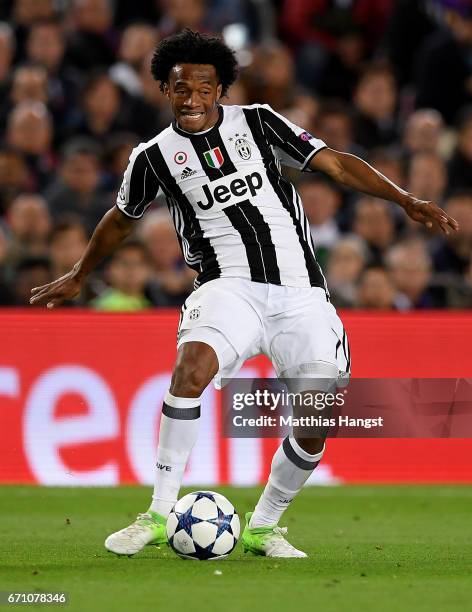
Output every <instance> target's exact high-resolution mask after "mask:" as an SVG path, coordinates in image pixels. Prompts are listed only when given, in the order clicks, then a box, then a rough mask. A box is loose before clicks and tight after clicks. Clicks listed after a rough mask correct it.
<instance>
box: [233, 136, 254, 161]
mask: <svg viewBox="0 0 472 612" xmlns="http://www.w3.org/2000/svg"><path fill="white" fill-rule="evenodd" d="M234 146H235V149H236V153H237V154H238V155H239V157H240V158H241V159H245V160H247V159H251V145H250V144H249V143H248V141H247V140H245V139H244V138H238V139H237V141H236V142H235V143H234Z"/></svg>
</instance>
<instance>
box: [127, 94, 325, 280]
mask: <svg viewBox="0 0 472 612" xmlns="http://www.w3.org/2000/svg"><path fill="white" fill-rule="evenodd" d="M325 146H326V145H325V143H324V142H322V141H321V140H318V139H316V138H314V137H313V136H312V135H311V134H308V133H307V132H306V131H304V130H303V129H302V128H300V127H298V126H296V125H294V124H293V123H291V122H290V121H288V120H287V119H285V118H284V117H282V116H281V115H279V114H277V113H276V112H274V111H273V110H272V109H271V108H270V107H269V106H267V105H260V104H255V105H252V106H220V107H219V119H218V121H217V123H216V124H215V125H214V126H213V127H212V128H210V129H209V130H207V131H205V132H201V133H198V134H190V133H188V132H184V131H183V130H181V129H180V128H179V127H178V125H177V124H176V123H175V122H174V123H173V124H172V125H170V126H169V127H168V128H166V129H165V130H164V131H162V132H161V133H160V134H158V135H157V136H156V137H155V138H153V139H152V140H150V141H149V142H146V143H143V144H140V145H139V146H138V147H136V148H135V149H134V150H133V152H132V154H131V156H130V161H129V165H128V168H127V169H126V172H125V175H124V179H123V183H122V185H121V188H120V191H119V194H118V198H117V206H118V208H119V209H120V210H121V211H122V212H123V213H124V214H126V215H128V216H129V217H133V218H135V219H139V218H140V217H141V216H142V215H143V214H144V212H145V211H146V209H147V207H148V206H149V204H150V203H151V202H152V201H153V200H154V199H155V198H156V197H157V195H158V194H159V193H161V192H162V193H163V195H164V196H165V198H166V201H167V205H168V207H169V211H170V214H171V215H172V219H173V222H174V225H175V229H176V232H177V236H178V238H179V242H180V246H181V248H182V252H183V255H184V258H185V261H186V262H187V264H188V265H189V266H190V267H192V268H193V269H195V270H196V271H197V272H198V277H197V280H196V285H197V286H198V285H200V284H201V283H204V282H206V281H209V280H212V279H215V278H219V277H236V278H246V279H251V280H253V281H257V282H264V283H273V284H276V285H287V286H292V287H310V286H313V287H323V288H325V290H326V283H325V279H324V277H323V274H322V272H321V269H320V267H319V265H318V263H317V261H316V258H315V251H314V245H313V241H312V238H311V234H310V228H309V224H308V221H307V219H306V217H305V213H304V211H303V207H302V203H301V201H300V196H299V195H298V193H297V191H296V189H295V188H294V186H293V185H292V184H291V183H290V182H289V181H287V180H286V179H284V177H283V176H282V175H281V173H280V166H281V164H284V165H288V166H292V167H295V168H298V169H299V170H305V168H306V166H307V164H308V162H309V161H310V160H311V158H312V157H313V156H314V155H316V153H317V152H318V151H320V150H321V149H323V148H324V147H325Z"/></svg>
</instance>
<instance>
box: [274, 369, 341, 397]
mask: <svg viewBox="0 0 472 612" xmlns="http://www.w3.org/2000/svg"><path fill="white" fill-rule="evenodd" d="M338 374H339V370H338V367H337V365H336V364H334V363H329V362H328V361H313V362H310V363H302V364H299V365H297V366H294V367H291V368H288V369H286V370H284V371H283V372H282V373H281V374H280V378H283V379H286V380H287V386H288V387H289V388H290V391H292V392H293V393H302V392H304V391H324V392H332V391H333V390H334V389H335V388H336V385H337V380H338Z"/></svg>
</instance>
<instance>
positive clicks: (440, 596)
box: [0, 486, 472, 612]
mask: <svg viewBox="0 0 472 612" xmlns="http://www.w3.org/2000/svg"><path fill="white" fill-rule="evenodd" d="M218 491H220V492H222V493H223V494H224V495H226V496H227V497H228V498H229V499H230V500H231V501H232V502H233V503H234V505H235V506H236V508H237V509H238V511H239V513H240V516H241V518H242V517H243V515H244V512H246V511H247V510H250V509H251V508H252V506H253V505H254V503H255V501H256V499H257V496H258V493H259V489H255V488H254V489H249V488H224V487H223V488H218ZM185 492H188V490H186V491H185ZM149 493H150V491H149V489H148V488H144V487H120V488H116V489H101V488H89V489H63V488H39V487H38V488H36V487H24V486H12V487H9V486H4V487H0V548H1V556H0V590H2V591H6V590H8V591H10V590H11V591H35V592H38V591H40V590H41V591H67V592H68V593H69V596H70V603H69V604H68V605H67V606H66V609H67V610H80V611H95V610H100V611H102V610H104V611H106V610H113V611H114V612H120V611H121V610H130V611H138V612H139V611H141V610H146V611H147V610H157V611H160V610H166V611H172V610H176V611H178V610H184V609H185V610H188V611H189V612H194V611H196V612H200V611H205V612H213V611H218V612H238V611H240V610H241V611H243V610H244V611H246V610H254V609H257V610H258V611H259V612H265V611H266V610H273V611H274V612H278V611H281V610H283V611H288V612H305V611H307V612H308V611H310V610H319V611H323V612H324V611H326V610H336V611H344V610H380V611H382V612H383V611H385V610H395V611H397V610H402V611H403V612H405V611H409V610H412V611H415V612H420V611H422V610H425V611H426V610H427V611H428V612H430V611H431V610H435V611H436V610H444V611H450V610H466V609H470V605H471V601H472V578H471V569H472V521H471V516H472V515H471V507H472V487H465V486H464V487H460V486H457V487H455V486H441V487H439V486H438V487H419V486H418V487H397V486H382V487H366V486H362V487H361V486H346V487H328V488H320V487H312V488H308V489H306V490H304V491H303V493H302V494H301V495H300V497H299V498H298V499H297V500H296V502H294V504H293V506H292V507H291V508H290V510H289V511H288V512H287V513H286V515H285V517H284V520H283V521H282V522H281V524H282V525H284V524H285V525H287V526H288V527H289V538H290V541H291V542H293V544H294V545H295V546H299V547H300V548H302V549H304V550H305V551H306V552H308V554H309V555H310V557H309V559H293V560H277V559H265V558H260V557H254V556H250V555H249V554H247V555H245V554H244V553H243V551H242V547H241V546H240V545H239V544H238V546H237V547H236V549H235V551H234V552H233V554H232V555H231V556H230V557H229V558H228V559H226V560H224V561H210V562H197V561H182V560H181V559H179V558H178V557H176V556H175V555H174V553H173V552H172V551H171V550H170V549H169V548H167V547H165V548H163V549H161V550H158V549H156V548H155V547H152V546H148V547H147V548H146V549H145V550H144V551H143V552H141V553H140V554H138V555H136V556H135V557H133V558H128V557H124V558H121V557H116V556H115V555H113V554H110V553H107V552H106V551H105V549H104V548H103V540H104V539H105V537H106V535H108V533H109V532H111V531H115V530H117V529H120V528H121V527H124V526H125V525H126V524H128V523H129V522H131V521H132V519H133V518H134V516H135V514H136V513H137V512H138V511H143V510H144V509H145V508H146V507H147V502H148V499H149ZM216 570H218V571H219V572H221V574H220V573H217V574H215V571H216ZM11 607H12V606H5V607H4V609H5V610H7V609H9V608H11ZM22 607H23V606H22ZM42 607H46V606H42ZM47 607H48V608H49V607H51V606H47ZM55 607H56V608H57V609H60V608H61V606H59V605H56V606H55ZM2 608H3V606H2Z"/></svg>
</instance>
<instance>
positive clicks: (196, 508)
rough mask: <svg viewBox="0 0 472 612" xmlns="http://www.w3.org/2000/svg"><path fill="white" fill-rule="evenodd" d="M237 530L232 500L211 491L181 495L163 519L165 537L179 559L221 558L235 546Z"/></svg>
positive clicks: (237, 519) (237, 518) (237, 523)
mask: <svg viewBox="0 0 472 612" xmlns="http://www.w3.org/2000/svg"><path fill="white" fill-rule="evenodd" d="M239 531H240V526H239V516H238V515H237V513H236V510H235V509H234V506H233V504H232V503H231V502H229V501H228V500H227V499H226V497H224V496H223V495H220V493H214V492H213V491H195V492H194V493H189V494H188V495H185V496H184V497H182V498H181V499H179V501H178V502H177V503H176V504H175V506H174V507H173V508H172V510H171V513H170V514H169V517H168V519H167V539H168V541H169V544H170V546H171V547H172V548H173V549H174V551H175V552H176V553H177V554H178V555H179V557H182V558H183V559H197V560H200V561H206V560H208V559H224V558H225V557H227V556H228V555H229V554H230V552H231V551H232V550H233V548H234V547H235V546H236V542H237V541H238V538H239Z"/></svg>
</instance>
